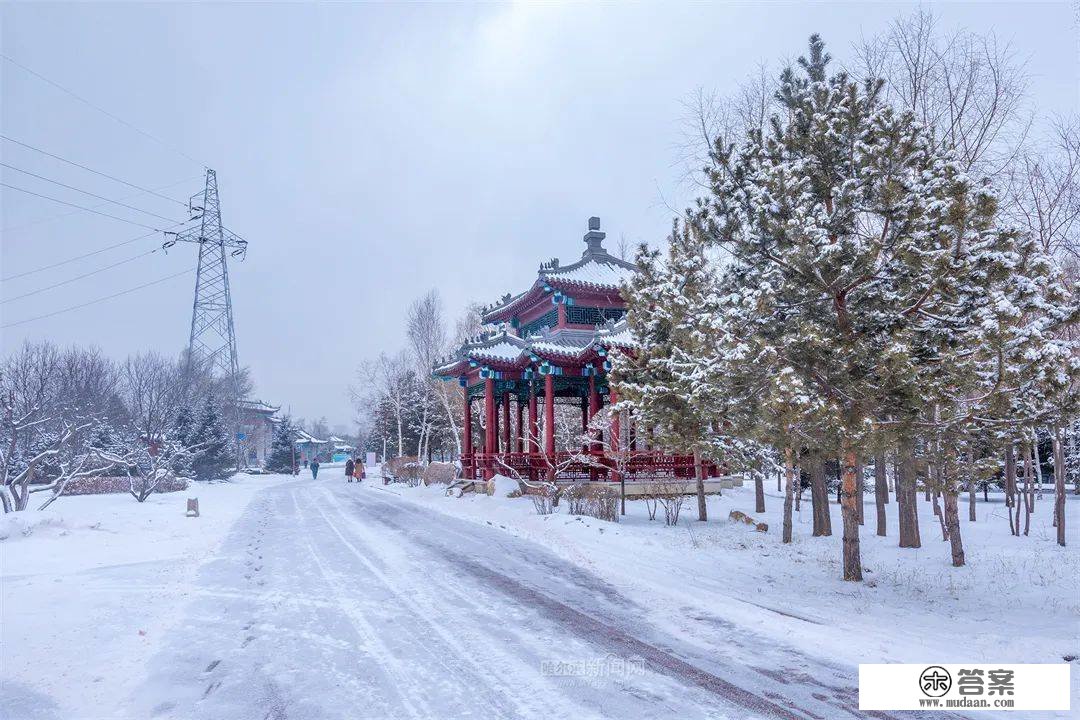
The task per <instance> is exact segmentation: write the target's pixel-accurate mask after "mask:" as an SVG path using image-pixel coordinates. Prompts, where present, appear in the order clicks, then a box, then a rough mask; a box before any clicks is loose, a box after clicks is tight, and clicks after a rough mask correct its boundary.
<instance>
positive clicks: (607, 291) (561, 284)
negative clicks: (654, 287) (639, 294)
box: [547, 275, 622, 299]
mask: <svg viewBox="0 0 1080 720" xmlns="http://www.w3.org/2000/svg"><path fill="white" fill-rule="evenodd" d="M547 284H548V285H550V286H551V287H553V288H557V289H559V290H564V291H567V292H570V291H574V290H587V291H589V292H591V293H596V294H598V295H610V296H611V298H612V299H618V298H621V297H622V291H621V289H620V288H619V287H618V286H616V285H606V284H599V283H591V282H587V281H584V280H569V279H566V278H560V277H559V276H557V275H556V276H555V277H549V278H548V279H547Z"/></svg>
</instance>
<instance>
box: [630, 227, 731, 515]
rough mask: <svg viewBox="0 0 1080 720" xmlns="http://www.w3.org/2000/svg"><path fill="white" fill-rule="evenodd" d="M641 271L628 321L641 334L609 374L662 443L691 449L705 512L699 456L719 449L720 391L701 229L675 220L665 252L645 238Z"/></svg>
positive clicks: (722, 441)
mask: <svg viewBox="0 0 1080 720" xmlns="http://www.w3.org/2000/svg"><path fill="white" fill-rule="evenodd" d="M637 262H638V265H639V267H640V270H641V272H640V273H638V274H636V275H635V276H634V277H633V279H632V280H631V281H630V282H629V284H628V286H627V288H626V291H625V296H626V298H627V301H628V307H629V313H628V318H629V319H628V322H629V323H630V326H631V330H632V332H633V333H634V335H635V337H636V338H637V340H638V347H639V350H638V352H636V353H635V354H633V355H626V356H617V357H616V358H615V359H614V372H613V379H614V383H615V387H616V390H617V392H618V393H619V397H620V398H622V399H623V403H624V405H623V406H624V407H630V408H632V409H633V411H634V413H635V414H636V416H637V418H638V422H639V424H640V425H641V426H643V427H649V428H652V430H653V432H654V433H655V437H656V439H657V442H658V444H659V445H660V446H661V447H664V448H670V449H671V450H674V451H678V452H683V453H688V454H692V455H693V456H694V466H695V467H694V470H695V477H696V478H697V498H698V519H699V520H702V521H704V520H706V519H707V518H708V513H707V510H706V504H705V480H704V471H703V467H702V461H703V459H713V460H720V459H722V458H723V457H724V454H725V450H726V449H728V446H729V444H728V443H727V442H726V440H727V439H728V438H729V437H730V436H729V435H728V434H727V431H726V429H725V427H724V423H725V412H724V407H723V404H724V397H723V395H722V394H721V393H719V392H718V390H720V386H719V383H718V382H717V379H716V378H715V377H714V373H715V371H716V369H717V368H716V365H715V363H714V362H713V360H714V356H715V349H714V346H715V339H716V334H717V328H716V326H715V324H714V323H715V322H716V321H717V319H718V307H717V296H716V282H715V280H716V279H715V276H714V275H713V268H714V267H715V266H714V264H712V263H710V262H709V259H708V257H707V255H706V245H705V242H704V241H703V239H702V237H701V235H700V233H697V232H694V231H693V230H692V228H691V227H690V226H689V225H686V224H682V223H679V222H676V223H675V225H674V227H673V229H672V232H671V236H670V237H669V238H668V247H667V253H666V256H665V257H664V258H663V260H661V256H660V253H659V252H657V251H655V250H649V249H647V248H646V247H644V246H642V247H641V248H640V249H639V251H638V255H637Z"/></svg>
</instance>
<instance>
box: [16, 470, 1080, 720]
mask: <svg viewBox="0 0 1080 720" xmlns="http://www.w3.org/2000/svg"><path fill="white" fill-rule="evenodd" d="M376 474H377V473H376V472H374V471H373V470H369V476H373V475H376ZM773 487H775V485H773ZM515 488H516V483H514V482H513V481H512V480H509V479H507V478H501V477H500V478H498V479H497V481H496V492H495V494H494V495H493V496H490V497H489V496H486V495H482V496H466V497H465V498H462V499H457V498H453V497H447V496H446V495H445V488H444V487H442V486H432V487H417V488H409V487H406V486H403V485H391V486H382V485H380V484H378V483H377V481H376V482H374V483H373V482H371V481H370V480H369V481H366V482H364V483H362V484H355V483H345V481H344V477H343V472H342V471H341V469H340V466H337V465H332V464H328V465H324V466H323V469H322V470H321V471H320V473H319V479H318V481H312V480H311V478H310V474H309V473H307V472H306V471H305V472H302V473H301V475H300V476H299V477H298V478H293V477H289V476H280V475H263V476H239V477H238V478H237V480H236V482H230V483H219V484H210V485H197V486H196V487H194V488H192V489H191V490H189V491H188V492H183V493H173V494H168V495H154V496H152V497H151V498H150V499H149V500H148V501H147V502H146V503H145V504H143V505H139V504H137V503H135V501H134V500H133V499H132V498H130V497H128V496H123V495H110V496H79V497H71V498H68V497H65V498H61V499H60V500H59V501H58V502H57V503H55V504H54V505H53V506H52V507H51V508H49V509H48V510H46V511H43V512H27V513H19V514H17V515H13V516H6V517H4V518H0V561H2V565H0V583H2V601H3V605H2V617H0V621H2V625H3V630H4V633H3V645H2V648H0V663H2V665H3V668H4V673H3V680H2V683H3V684H2V688H0V718H12V720H35V719H37V718H43V719H44V718H48V719H49V720H55V719H59V718H64V719H65V720H68V719H80V718H95V720H96V719H97V718H125V719H128V718H130V719H132V720H134V719H136V718H138V719H139V720H141V719H142V718H147V717H160V718H174V719H176V720H189V719H191V718H221V719H225V718H248V717H260V718H261V717H267V718H284V717H295V718H306V719H308V718H310V719H311V720H319V719H321V718H341V717H373V718H374V717H378V718H383V717H447V718H456V717H462V716H473V717H480V716H483V717H511V716H512V717H525V718H533V717H536V718H540V717H555V716H557V717H564V716H573V717H582V718H593V717H613V716H618V717H711V718H757V717H764V716H766V712H765V711H763V710H762V708H765V709H767V708H769V707H775V706H774V705H770V703H779V705H781V706H791V707H795V708H798V709H799V711H800V712H806V713H809V712H813V713H815V714H816V716H818V717H829V718H831V717H841V716H847V713H846V712H843V711H842V710H840V705H841V704H843V703H847V704H848V705H849V706H850V703H851V702H852V699H851V696H850V694H849V693H850V692H851V690H852V689H853V688H854V685H855V665H856V664H858V663H859V662H904V661H907V662H930V661H934V662H984V661H985V662H1061V658H1062V656H1063V655H1066V654H1070V655H1076V654H1078V653H1077V650H1078V647H1077V645H1078V639H1077V635H1078V634H1077V617H1078V612H1080V587H1078V583H1080V580H1078V578H1080V572H1078V569H1080V568H1078V558H1077V554H1076V553H1075V551H1074V550H1073V549H1072V548H1071V547H1070V548H1068V549H1062V548H1059V547H1057V546H1056V545H1055V544H1054V542H1053V533H1052V529H1051V528H1050V527H1049V525H1050V520H1049V517H1050V515H1049V509H1050V502H1049V499H1048V498H1044V499H1042V500H1040V501H1039V505H1038V509H1037V511H1036V514H1035V515H1034V517H1033V526H1032V533H1031V536H1030V537H1026V538H1025V537H1021V538H1014V537H1011V536H1009V534H1008V529H1007V522H1006V520H1005V517H1004V509H1003V507H1002V505H1001V503H1000V501H999V499H997V498H994V497H993V496H991V502H989V503H982V502H981V501H980V503H979V505H978V522H976V523H974V524H972V523H969V522H967V521H966V520H964V521H963V532H964V541H965V548H966V550H967V554H968V560H969V563H970V564H969V566H968V567H965V568H961V569H954V568H951V567H950V566H949V550H948V545H947V544H946V543H942V542H941V540H940V532H939V531H938V526H937V524H936V521H935V520H934V518H933V516H932V515H931V514H930V512H929V509H928V507H927V504H926V503H924V502H922V501H920V510H922V511H923V512H922V515H921V517H920V522H921V532H922V538H923V544H924V547H923V548H922V549H920V550H900V549H899V548H897V547H895V544H896V538H895V528H896V523H895V510H896V506H895V503H893V504H890V505H889V512H890V525H889V530H890V531H891V532H893V533H894V535H893V536H891V537H888V538H876V537H874V536H873V535H872V532H873V519H874V508H873V506H872V504H871V505H868V506H867V508H866V511H867V512H866V518H867V526H866V527H864V528H863V533H862V536H863V562H864V565H865V566H866V567H867V568H868V572H867V574H866V577H867V582H865V583H862V584H855V583H845V582H842V581H841V580H839V579H838V578H839V576H840V568H839V557H840V550H839V537H838V536H834V537H831V538H811V537H810V536H809V535H810V506H809V500H808V498H804V500H805V504H804V505H803V512H802V514H801V515H800V516H798V517H797V518H796V530H795V542H794V543H792V544H791V545H789V546H784V545H782V544H781V543H780V542H779V510H780V505H781V500H780V498H779V497H776V495H775V493H770V494H769V497H768V498H767V503H768V512H766V513H765V514H764V516H762V517H757V516H755V514H754V513H753V512H751V511H752V509H753V489H752V488H751V487H744V488H739V489H734V490H728V491H725V495H724V497H722V498H719V497H710V499H709V513H710V520H709V522H708V523H704V524H703V523H699V522H696V521H695V520H694V519H693V518H694V517H695V514H696V507H695V503H694V500H693V498H688V500H687V503H686V505H685V506H684V508H683V513H684V515H683V520H682V521H681V522H680V525H679V527H676V528H668V527H664V526H663V524H662V521H659V520H658V521H654V522H650V521H649V520H648V519H647V517H646V515H645V509H644V507H643V502H642V501H631V502H628V503H627V512H628V514H627V516H626V517H625V518H623V521H622V522H620V523H617V524H616V523H606V522H601V521H598V520H595V519H592V518H588V517H571V516H568V515H566V514H565V507H563V508H561V509H560V512H559V513H557V514H554V515H549V516H538V515H536V514H535V512H534V510H533V506H532V502H531V501H530V500H529V499H528V498H517V499H512V498H508V497H506V495H507V493H508V492H510V491H511V490H513V489H515ZM195 495H197V496H198V497H199V501H200V509H201V511H202V516H201V517H200V518H197V519H195V518H186V517H184V509H185V501H186V498H187V497H188V496H195ZM1069 500H1070V502H1069V503H1068V504H1067V507H1068V512H1069V515H1068V527H1069V528H1070V534H1069V537H1070V539H1072V538H1073V537H1074V536H1075V533H1076V532H1077V529H1080V503H1077V502H1074V501H1073V498H1072V496H1070V498H1069ZM564 505H565V504H564ZM732 509H738V510H741V511H743V512H746V513H748V514H749V515H751V516H754V517H755V518H756V519H759V520H765V521H766V522H768V523H769V525H770V529H769V532H768V533H766V534H761V533H757V532H754V531H753V529H752V528H751V527H749V526H746V525H744V524H742V523H732V522H729V521H728V520H727V515H728V512H729V511H730V510H732ZM833 510H834V517H833V521H834V528H839V513H838V512H837V511H836V508H835V506H834V508H833ZM661 514H662V513H661ZM965 517H966V513H965ZM641 658H644V659H643V660H642V659H641ZM551 663H562V664H561V665H558V667H557V670H556V671H551V667H553V666H552V665H551ZM567 668H569V672H570V673H571V674H570V676H566V675H565V673H564V671H565V670H566V669H567ZM594 671H595V672H594ZM1076 675H1077V673H1073V683H1074V695H1075V690H1076V683H1077V677H1076ZM703 678H704V679H703ZM1052 716H1053V715H1052V714H1046V713H1043V714H1040V715H1039V717H1052ZM1064 716H1065V715H1064V714H1061V715H1059V717H1064ZM980 717H989V716H988V715H982V716H980ZM1010 717H1015V718H1023V717H1024V713H1014V714H1011V715H1010Z"/></svg>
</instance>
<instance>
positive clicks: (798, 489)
mask: <svg viewBox="0 0 1080 720" xmlns="http://www.w3.org/2000/svg"><path fill="white" fill-rule="evenodd" d="M795 478H796V480H797V481H798V485H796V486H795V512H797V513H801V512H802V491H803V481H802V465H801V464H800V465H799V467H797V468H795ZM800 517H801V516H800Z"/></svg>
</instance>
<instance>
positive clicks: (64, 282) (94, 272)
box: [0, 247, 162, 305]
mask: <svg viewBox="0 0 1080 720" xmlns="http://www.w3.org/2000/svg"><path fill="white" fill-rule="evenodd" d="M161 249H162V248H159V247H157V248H154V249H153V250H148V251H147V252H144V253H139V254H138V255H133V256H132V257H129V258H127V259H125V260H120V261H119V262H114V263H113V264H112V265H106V266H105V267H103V268H98V269H97V270H91V271H90V272H87V273H83V274H82V275H76V276H75V277H73V278H68V279H67V280H61V281H60V282H58V283H53V284H52V285H48V286H46V287H43V288H38V289H37V290H31V291H30V292H25V293H23V294H22V295H16V296H15V297H10V298H5V299H3V300H0V305H6V304H7V303H9V302H14V301H15V300H21V299H23V298H25V297H30V296H31V295H37V294H38V293H43V292H45V291H46V290H52V289H53V288H58V287H60V286H61V285H68V284H70V283H73V282H75V281H76V280H82V279H83V278H86V277H90V276H91V275H97V274H98V273H103V272H105V271H106V270H112V269H113V268H114V267H118V266H120V265H125V264H127V263H129V262H132V261H133V260H138V259H139V258H143V257H146V256H147V255H153V254H154V253H156V252H158V251H159V250H161Z"/></svg>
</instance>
